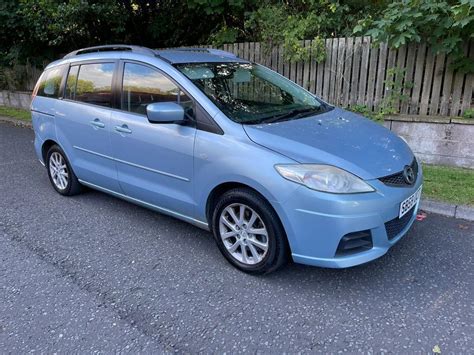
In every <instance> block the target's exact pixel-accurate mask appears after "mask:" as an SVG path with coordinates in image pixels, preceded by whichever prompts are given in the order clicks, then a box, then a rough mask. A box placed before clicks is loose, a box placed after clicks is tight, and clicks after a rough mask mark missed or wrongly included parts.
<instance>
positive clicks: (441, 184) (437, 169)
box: [423, 165, 474, 206]
mask: <svg viewBox="0 0 474 355" xmlns="http://www.w3.org/2000/svg"><path fill="white" fill-rule="evenodd" d="M423 175H424V183H423V196H424V197H428V198H430V199H433V200H438V201H444V202H449V203H453V204H456V205H471V206H474V170H471V169H462V168H453V167H448V166H439V165H423Z"/></svg>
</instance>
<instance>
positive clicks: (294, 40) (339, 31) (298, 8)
mask: <svg viewBox="0 0 474 355" xmlns="http://www.w3.org/2000/svg"><path fill="white" fill-rule="evenodd" d="M367 4H369V5H367ZM369 7H371V8H372V9H373V10H375V9H376V8H377V6H376V5H374V4H370V3H367V2H365V3H364V2H363V3H358V2H357V1H353V2H350V3H347V4H342V3H340V2H339V1H328V0H307V1H287V2H284V3H283V2H272V3H271V4H268V3H267V4H263V5H262V6H261V7H259V8H258V9H257V10H256V11H254V12H251V13H248V15H247V20H246V22H245V30H246V32H247V33H248V36H249V37H251V38H253V39H254V40H257V41H261V42H263V43H264V44H265V47H264V49H265V50H268V49H269V48H271V47H272V46H275V45H283V49H284V53H285V59H286V60H289V61H301V60H307V59H308V58H309V57H313V58H315V59H316V61H318V62H322V61H324V59H325V58H326V54H325V46H324V41H323V40H322V38H325V37H337V36H347V35H350V34H351V33H352V29H353V27H354V26H355V25H356V22H357V20H358V19H360V18H363V17H364V13H365V11H366V10H367V9H368V8H369ZM308 38H313V39H314V40H313V42H312V45H311V46H310V47H306V48H305V47H304V46H303V45H302V40H304V39H308Z"/></svg>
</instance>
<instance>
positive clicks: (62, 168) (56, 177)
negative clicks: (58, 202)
mask: <svg viewBox="0 0 474 355" xmlns="http://www.w3.org/2000/svg"><path fill="white" fill-rule="evenodd" d="M49 172H50V174H51V179H52V180H53V183H54V185H55V186H56V187H57V188H58V189H60V190H64V189H66V187H67V185H68V182H69V172H68V169H67V165H66V160H65V159H64V157H63V156H62V155H61V154H60V153H58V152H53V153H52V154H51V156H50V157H49Z"/></svg>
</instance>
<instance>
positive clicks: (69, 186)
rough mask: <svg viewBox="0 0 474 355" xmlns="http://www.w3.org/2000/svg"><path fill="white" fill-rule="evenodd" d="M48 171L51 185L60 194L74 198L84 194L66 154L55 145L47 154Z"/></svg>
mask: <svg viewBox="0 0 474 355" xmlns="http://www.w3.org/2000/svg"><path fill="white" fill-rule="evenodd" d="M46 170H47V171H48V177H49V181H50V182H51V185H53V188H54V189H55V190H56V192H58V193H59V194H61V195H63V196H73V195H77V194H78V193H81V192H82V185H81V184H80V182H79V181H78V180H77V177H76V175H75V174H74V171H72V169H71V164H70V163H69V160H68V159H67V157H66V154H64V152H63V150H62V149H61V148H60V147H59V146H58V145H53V146H52V147H51V148H49V150H48V153H47V154H46ZM59 176H61V177H59Z"/></svg>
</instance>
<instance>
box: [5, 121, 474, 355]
mask: <svg viewBox="0 0 474 355" xmlns="http://www.w3.org/2000/svg"><path fill="white" fill-rule="evenodd" d="M473 252H474V223H469V222H466V221H462V220H455V219H450V218H445V217H441V216H437V215H428V217H427V218H426V219H425V220H424V221H422V222H416V224H415V226H414V227H413V229H412V230H411V232H410V233H409V234H408V235H407V236H406V237H405V239H404V240H403V241H402V242H400V243H399V244H398V245H396V246H395V247H394V248H392V250H391V251H390V252H389V253H388V254H387V255H386V256H384V257H382V258H381V259H378V260H376V261H375V262H372V263H369V264H366V265H363V266H359V267H355V268H351V269H347V270H330V269H320V268H312V267H306V266H302V265H296V264H290V265H288V266H286V267H285V268H284V269H282V270H280V271H278V272H276V273H274V274H271V275H269V276H264V277H252V276H248V275H246V274H243V273H241V272H239V271H237V270H235V269H234V268H232V267H231V266H230V265H229V264H228V263H227V262H226V261H225V260H224V258H223V257H222V256H221V255H220V254H219V252H218V250H217V248H216V246H215V245H214V241H213V239H212V236H211V235H210V234H209V233H207V232H204V231H202V230H200V229H197V228H195V227H193V226H191V225H188V224H186V223H184V222H180V221H178V220H175V219H173V218H170V217H166V216H163V215H160V214H158V213H155V212H152V211H149V210H146V209H144V208H141V207H137V206H135V205H132V204H130V203H127V202H124V201H121V200H119V199H116V198H113V197H110V196H107V195H105V194H102V193H99V192H94V191H90V192H87V193H85V194H82V195H80V196H76V197H73V198H65V197H62V196H60V195H58V194H57V193H55V192H54V190H53V188H52V187H51V186H50V184H49V181H48V178H47V175H46V170H45V169H44V168H43V167H42V166H41V165H40V164H39V163H38V161H37V160H36V157H35V155H34V151H33V132H32V131H31V130H29V129H26V128H17V127H13V126H11V125H8V124H1V123H0V352H2V353H4V352H13V353H19V352H27V351H33V350H35V351H39V352H56V351H59V352H91V351H101V352H109V351H110V352H111V351H127V350H128V351H133V352H136V351H144V352H157V351H158V352H160V351H170V352H172V351H177V352H184V353H196V352H203V353H209V352H219V353H221V352H250V353H255V352H262V353H270V352H271V353H279V352H290V353H294V352H331V353H337V352H357V351H365V352H384V353H391V352H393V353H409V352H410V353H411V352H423V353H425V354H426V353H429V352H431V351H432V349H433V347H434V346H436V345H438V346H439V348H440V349H441V351H442V352H443V353H474V340H473V335H474V325H473V323H474V316H473V308H474V275H473V271H474V266H473V255H474V253H473Z"/></svg>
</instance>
